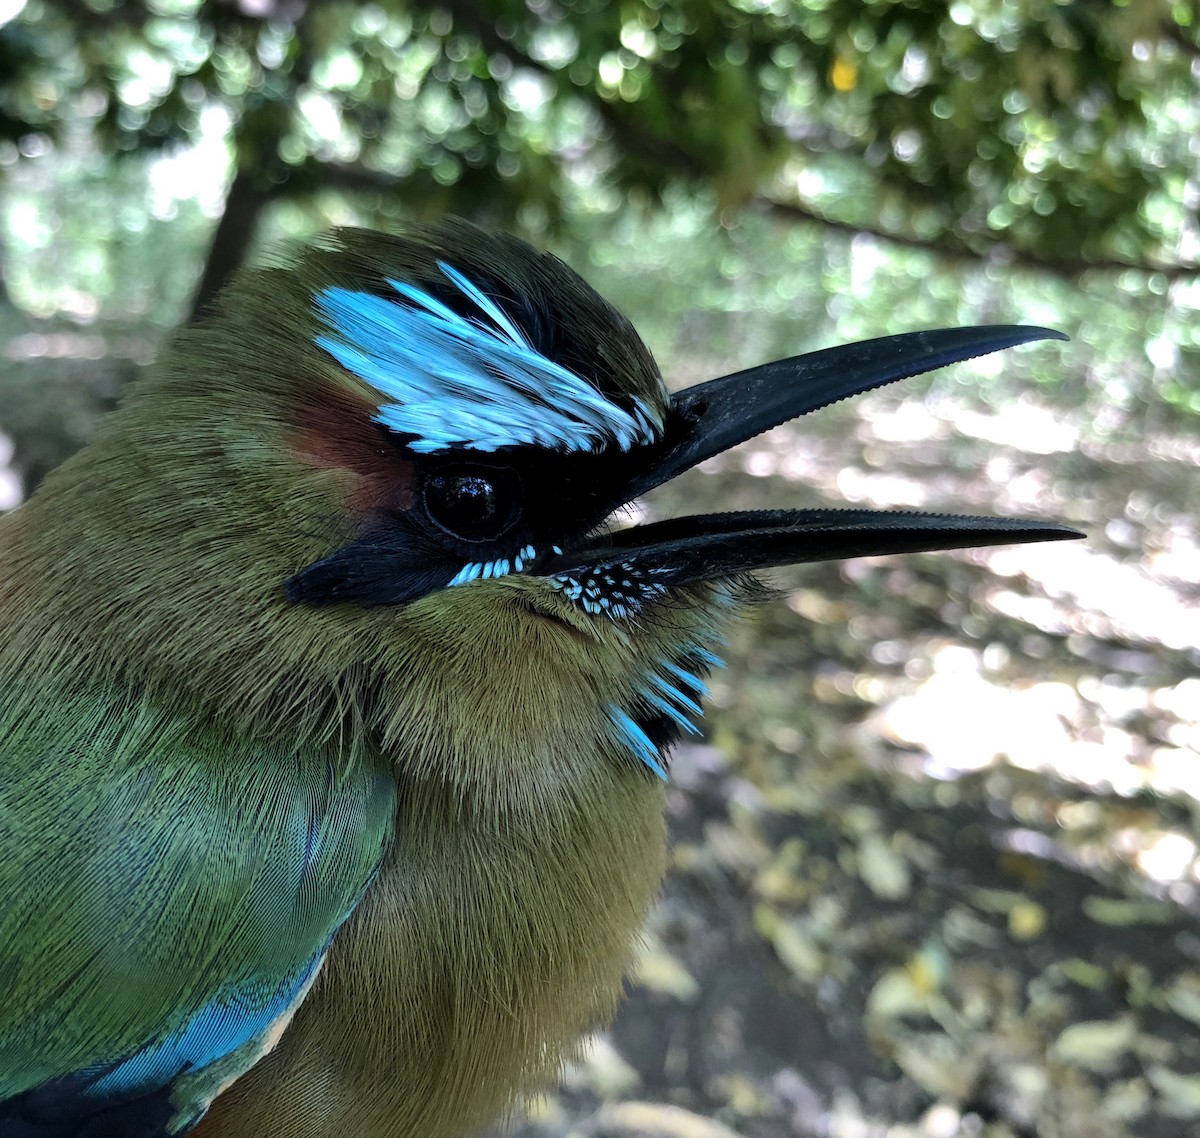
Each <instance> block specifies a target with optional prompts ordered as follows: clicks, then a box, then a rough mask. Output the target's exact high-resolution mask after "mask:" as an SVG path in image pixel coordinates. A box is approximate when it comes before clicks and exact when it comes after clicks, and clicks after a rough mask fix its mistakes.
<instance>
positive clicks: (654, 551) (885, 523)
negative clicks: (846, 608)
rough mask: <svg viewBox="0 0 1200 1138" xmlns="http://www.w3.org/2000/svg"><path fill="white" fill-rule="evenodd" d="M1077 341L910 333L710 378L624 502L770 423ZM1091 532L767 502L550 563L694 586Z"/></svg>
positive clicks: (572, 552)
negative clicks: (973, 361)
mask: <svg viewBox="0 0 1200 1138" xmlns="http://www.w3.org/2000/svg"><path fill="white" fill-rule="evenodd" d="M1066 338H1067V337H1066V336H1064V335H1063V334H1062V333H1061V332H1054V331H1051V330H1050V329H1047V328H1026V327H1019V326H1014V325H1000V326H995V327H983V328H946V329H942V330H940V331H935V332H910V333H907V334H904V335H900V336H885V337H883V338H881V339H878V340H867V341H864V342H863V343H859V344H847V345H844V346H840V347H836V348H827V349H825V350H824V351H820V352H813V353H811V354H809V355H804V356H794V357H792V358H791V359H786V360H779V361H777V362H775V363H770V364H764V365H763V366H761V367H756V368H751V369H750V370H748V371H742V372H738V373H736V374H734V375H728V376H724V377H723V378H721V379H714V380H710V381H709V382H707V383H702V384H699V385H698V386H696V387H692V388H689V389H687V390H686V391H681V392H679V393H677V394H676V395H674V396H673V397H672V399H671V405H670V409H669V411H668V414H667V422H666V426H665V431H664V434H663V438H662V440H661V441H660V442H659V443H658V444H656V446H655V447H654V448H652V449H650V450H648V451H647V450H642V451H641V452H640V453H639V454H638V456H637V457H638V463H639V465H638V469H637V471H636V472H635V473H633V475H632V477H631V478H630V479H629V480H628V482H627V483H626V486H625V496H624V501H631V500H632V499H633V498H635V497H637V496H639V495H641V494H644V493H645V492H646V491H648V490H651V489H653V488H654V487H655V486H659V485H661V484H662V483H664V482H666V481H668V480H669V479H671V478H674V477H675V476H676V475H678V474H681V473H683V471H685V470H688V469H690V468H691V467H693V466H695V465H696V464H697V463H700V462H703V461H704V460H705V459H706V458H711V457H712V456H713V455H716V454H720V453H721V452H722V451H725V450H728V449H729V448H730V447H732V446H735V445H736V444H738V443H741V442H744V441H745V440H747V439H751V438H753V437H754V436H756V435H759V434H762V433H763V432H764V431H767V430H769V429H770V428H771V427H775V426H778V425H779V424H780V423H783V422H786V421H787V420H789V419H794V418H796V417H798V416H800V415H804V414H807V413H808V412H809V411H815V410H817V409H818V408H820V407H825V406H827V405H828V404H830V403H835V402H837V401H838V400H840V399H845V398H847V397H848V396H851V395H857V394H859V393H861V392H864V391H870V390H872V389H873V388H876V387H881V386H883V385H884V384H887V383H893V382H895V381H896V380H898V379H905V378H907V377H909V376H914V375H920V374H922V373H923V372H927V371H933V370H934V369H935V368H939V367H944V366H945V365H947V364H951V363H956V362H958V361H960V360H966V359H970V358H972V357H973V356H981V355H987V354H988V353H990V352H995V351H999V350H1000V349H1002V348H1010V347H1013V346H1015V345H1017V344H1025V343H1029V342H1030V341H1033V340H1065V339H1066ZM613 504H614V506H615V505H617V504H618V503H613ZM1082 536H1083V535H1082V534H1080V533H1079V532H1077V531H1076V530H1073V529H1070V528H1068V527H1067V526H1063V525H1059V524H1057V523H1055V522H1044V521H1021V520H1016V519H1011V518H981V517H970V516H955V515H943V514H923V513H904V512H883V511H872V510H829V509H823V510H769V511H767V510H764V511H756V512H748V513H737V514H709V515H703V516H696V517H686V518H673V519H671V520H669V521H664V522H657V523H653V524H650V525H644V526H634V527H632V528H630V529H625V530H618V531H616V532H612V533H607V534H603V535H601V536H600V537H597V538H593V539H591V540H589V541H587V542H584V543H581V544H580V545H577V546H575V547H574V548H572V549H569V550H567V551H566V552H565V553H564V554H563V555H561V556H559V557H556V558H555V559H554V560H553V562H552V563H551V564H549V565H544V566H542V567H541V568H540V569H539V572H542V573H548V574H554V575H556V576H561V575H571V574H572V573H575V572H580V573H588V574H591V575H595V574H597V573H604V572H612V573H614V574H620V575H627V574H628V572H630V571H635V572H637V573H638V574H639V575H643V574H644V575H648V578H649V579H650V580H653V581H656V582H658V583H661V584H662V585H664V586H666V585H684V584H687V583H689V582H692V581H701V580H707V579H711V578H713V577H720V576H726V575H729V574H735V573H741V572H746V571H748V570H753V569H765V568H769V567H771V566H777V565H793V564H798V563H800V562H805V561H832V560H838V559H841V558H846V557H862V556H867V555H870V554H884V553H916V552H922V551H926V550H934V549H961V548H963V547H968V546H983V545H1004V544H1009V543H1014V542H1030V541H1061V540H1063V539H1067V538H1077V537H1082Z"/></svg>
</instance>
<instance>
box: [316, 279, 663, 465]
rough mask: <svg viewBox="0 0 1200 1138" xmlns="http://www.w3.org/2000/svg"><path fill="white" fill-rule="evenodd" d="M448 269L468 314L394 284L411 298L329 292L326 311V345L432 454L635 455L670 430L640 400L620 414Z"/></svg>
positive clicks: (394, 422) (385, 412) (322, 341)
mask: <svg viewBox="0 0 1200 1138" xmlns="http://www.w3.org/2000/svg"><path fill="white" fill-rule="evenodd" d="M438 268H439V269H440V270H441V271H442V273H443V275H444V276H445V277H446V279H447V280H448V281H449V282H450V283H451V284H452V285H454V287H455V288H457V289H458V291H459V292H460V293H462V295H463V296H465V297H466V298H467V299H468V300H469V301H470V302H471V303H472V304H473V305H474V307H475V308H476V309H477V310H478V315H472V316H471V317H467V316H463V315H461V314H460V313H457V312H455V311H454V310H453V309H451V308H450V307H448V306H447V305H446V304H443V303H442V302H441V301H439V300H437V299H435V298H434V297H432V296H430V295H429V294H428V293H427V292H425V291H423V290H422V289H419V288H417V287H415V286H414V285H410V284H405V283H404V282H403V281H397V280H389V281H388V284H390V285H391V286H392V288H394V289H395V290H396V293H397V295H398V297H399V298H400V299H398V300H393V299H391V298H389V297H381V296H375V295H373V294H372V293H368V292H359V291H356V290H353V289H346V288H326V289H322V290H321V291H320V292H318V293H317V294H316V296H315V298H314V299H315V303H316V306H317V310H318V312H319V313H320V315H321V318H322V320H323V321H324V323H325V324H326V326H327V327H328V328H329V329H330V330H331V332H332V333H333V334H332V335H321V336H318V337H317V338H316V344H317V346H318V347H320V348H322V349H323V350H324V351H326V352H328V353H329V354H330V355H331V356H332V357H333V358H334V359H335V360H337V361H338V363H340V364H341V365H342V366H343V367H344V368H346V369H348V370H349V371H352V372H353V373H354V374H355V375H357V376H358V377H359V378H360V379H362V380H364V381H365V382H367V383H369V384H370V385H371V386H372V387H373V388H375V390H376V391H378V392H379V393H380V395H381V396H383V398H384V399H385V400H386V402H384V403H382V404H381V405H380V408H379V413H378V414H377V415H376V416H375V419H376V421H378V422H380V423H383V424H384V425H385V426H386V427H388V428H390V429H391V430H393V431H396V432H397V433H399V434H403V435H411V436H413V441H412V442H410V443H409V444H408V445H409V447H410V448H411V449H412V450H415V451H420V452H423V453H426V452H429V451H437V450H442V449H444V448H446V447H455V446H457V447H465V448H467V449H469V450H480V451H494V450H497V449H499V448H500V447H509V446H517V445H520V444H523V443H524V444H533V445H535V446H543V447H549V448H553V449H557V450H565V451H598V450H600V449H602V448H603V447H604V446H606V445H609V444H613V443H615V444H616V445H617V446H618V447H619V448H620V449H621V450H629V448H630V447H632V446H634V445H635V444H638V443H650V442H653V441H654V440H655V439H656V438H657V437H658V435H659V433H660V432H661V430H662V423H661V421H660V419H659V417H658V416H657V415H655V414H654V413H652V412H651V410H650V408H649V407H648V406H647V405H646V404H645V403H644V402H643V401H642V400H640V399H637V398H636V397H634V398H633V399H632V404H633V408H632V410H630V411H627V410H625V409H624V408H621V407H618V406H617V405H616V404H615V403H613V402H612V401H611V400H610V399H607V398H606V397H605V396H604V395H602V394H601V393H600V392H599V391H597V390H596V388H594V387H593V386H592V385H591V384H590V383H588V382H587V381H586V380H584V379H583V378H581V377H580V376H578V375H576V374H575V373H574V372H573V371H571V370H569V369H568V368H565V367H563V366H562V365H561V364H558V363H555V362H554V361H553V360H551V359H549V358H548V357H546V356H544V355H542V354H541V352H539V351H537V349H536V348H534V347H533V345H532V344H530V342H529V340H528V339H527V338H526V337H525V335H524V334H523V333H522V332H521V330H520V329H519V328H518V327H517V326H516V324H515V323H513V321H512V320H511V319H510V318H509V317H508V316H507V315H506V314H505V313H504V311H503V310H502V309H501V308H500V306H499V305H498V304H497V303H496V302H495V301H494V300H492V299H491V297H489V296H487V295H486V294H484V293H483V292H482V291H481V290H480V289H479V288H478V287H477V286H476V285H474V284H472V283H471V281H469V280H468V279H467V278H466V277H464V276H463V275H462V273H460V272H459V271H458V270H457V269H454V268H452V267H451V266H450V265H448V264H446V263H445V262H444V261H439V262H438Z"/></svg>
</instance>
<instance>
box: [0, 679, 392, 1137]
mask: <svg viewBox="0 0 1200 1138" xmlns="http://www.w3.org/2000/svg"><path fill="white" fill-rule="evenodd" d="M48 706H51V707H53V715H52V716H51V715H49V714H48V713H47V707H48ZM350 760H351V761H347V756H345V755H335V754H322V753H319V752H318V750H317V749H315V748H314V749H312V750H308V751H305V752H302V753H298V752H296V751H294V750H292V749H289V748H288V747H287V746H286V745H283V744H281V743H275V742H271V741H263V740H258V741H256V742H253V743H247V742H245V741H239V740H237V739H236V738H227V737H223V736H222V735H221V734H220V732H219V731H218V730H216V729H214V728H213V727H212V726H211V725H209V724H200V723H197V722H191V721H189V720H188V719H186V718H180V717H179V716H173V715H171V714H168V713H166V712H164V711H163V710H161V709H160V708H157V707H155V706H154V705H152V704H151V703H149V702H142V703H123V702H120V701H118V700H115V699H109V700H104V699H101V698H98V697H96V696H80V697H75V698H58V699H56V700H54V701H53V702H50V701H48V700H47V699H46V697H45V695H44V694H43V695H42V696H41V698H30V699H28V700H25V701H21V700H20V699H13V698H11V694H10V696H9V697H8V698H6V699H5V701H4V706H3V711H2V712H0V896H2V897H3V905H2V906H0V1102H3V1100H4V1099H5V1098H8V1097H9V1096H12V1095H16V1094H19V1093H21V1092H22V1091H25V1090H27V1089H28V1088H32V1087H36V1086H39V1085H41V1084H43V1083H46V1082H47V1081H52V1080H55V1079H59V1078H62V1077H64V1076H67V1075H70V1074H73V1073H78V1072H80V1071H81V1070H95V1069H97V1068H98V1067H99V1068H103V1067H106V1066H111V1065H113V1064H119V1063H121V1062H122V1061H126V1062H127V1063H128V1066H127V1067H126V1068H124V1070H123V1073H121V1074H118V1075H116V1076H113V1078H116V1079H117V1080H118V1082H120V1081H122V1080H123V1081H124V1082H126V1083H128V1082H130V1081H134V1082H136V1081H137V1080H138V1079H142V1080H148V1081H151V1082H153V1080H155V1079H158V1080H160V1082H168V1081H172V1078H173V1076H172V1073H171V1067H172V1064H174V1065H175V1066H177V1067H178V1065H179V1062H180V1061H182V1060H187V1063H188V1065H189V1066H191V1067H192V1068H197V1067H204V1068H205V1069H206V1070H207V1074H205V1072H204V1071H201V1073H200V1074H193V1075H190V1076H188V1078H187V1079H185V1080H184V1082H183V1083H181V1084H178V1085H179V1086H180V1087H181V1088H183V1089H182V1090H181V1093H180V1095H177V1096H176V1097H175V1099H174V1100H173V1101H175V1102H176V1103H177V1105H178V1106H179V1108H180V1111H181V1114H180V1118H181V1120H182V1121H183V1122H186V1121H188V1120H189V1118H190V1117H194V1115H195V1114H196V1113H197V1112H198V1111H200V1110H202V1109H203V1108H204V1106H205V1105H206V1104H207V1100H208V1099H209V1098H211V1096H212V1094H214V1093H216V1091H217V1089H219V1086H218V1084H223V1083H224V1082H227V1081H228V1079H229V1078H231V1077H233V1076H235V1075H236V1074H239V1073H240V1071H241V1069H244V1068H245V1067H247V1066H249V1065H250V1064H251V1063H253V1062H254V1061H255V1060H256V1059H257V1058H259V1057H260V1056H261V1054H262V1053H263V1052H264V1050H265V1049H266V1046H267V1039H266V1035H265V1034H264V1033H263V1032H259V1031H255V1032H253V1033H252V1036H253V1037H252V1038H246V1037H245V1035H246V1027H245V1025H246V1024H253V1023H254V1022H256V1020H255V1017H257V1019H258V1020H262V1018H263V1017H264V1015H265V1016H268V1017H270V1018H274V1019H282V1018H284V1013H287V1014H290V1011H291V1010H293V1007H292V1006H289V1005H294V1004H295V1003H296V1002H298V998H299V997H302V995H303V992H304V991H305V990H306V986H307V982H308V981H309V980H311V974H312V971H313V968H314V965H316V964H318V963H319V959H320V954H321V953H322V952H323V950H324V948H325V947H326V946H327V945H328V942H329V940H330V938H331V937H332V935H333V934H334V932H335V931H336V930H337V928H338V926H339V925H340V924H341V922H342V921H343V920H344V919H345V918H346V916H347V915H348V914H349V913H350V911H351V910H352V909H353V907H354V906H355V905H356V904H357V902H358V900H359V899H360V898H361V896H362V894H363V891H364V890H365V888H366V886H367V884H368V882H369V881H370V879H371V876H372V874H373V872H374V870H375V868H376V867H377V865H378V863H379V860H380V857H381V855H382V851H383V849H384V846H385V844H386V842H387V840H388V835H389V833H390V827H391V823H392V817H393V813H394V794H395V792H394V784H393V782H392V780H391V778H390V777H388V776H387V774H386V772H384V771H382V770H380V769H376V768H374V767H373V765H372V764H369V763H367V762H365V761H363V760H362V758H361V756H350ZM281 1001H282V1003H281ZM276 1012H278V1013H280V1014H279V1015H278V1016H277V1015H276V1014H275V1013H276ZM239 1015H240V1016H241V1017H242V1019H241V1023H242V1029H241V1030H242V1038H239V1027H238V1023H239ZM230 1042H234V1043H237V1047H235V1048H232V1049H230V1048H229V1046H228V1045H229V1044H230ZM222 1048H225V1049H226V1054H224V1055H220V1054H219V1053H220V1052H221V1051H222ZM230 1050H232V1051H233V1052H234V1053H233V1054H230V1053H229V1051H230ZM139 1055H140V1058H139V1059H137V1060H136V1061H133V1060H131V1057H134V1056H139ZM164 1076H165V1077H164ZM181 1098H182V1099H185V1100H186V1101H180V1099H181Z"/></svg>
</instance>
